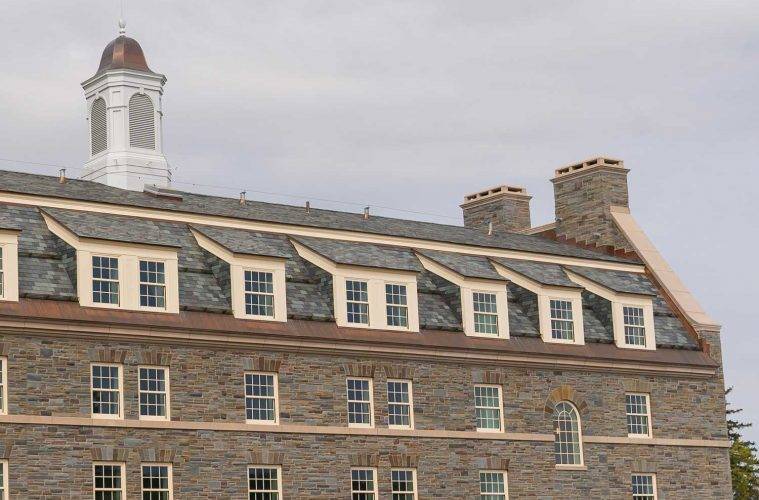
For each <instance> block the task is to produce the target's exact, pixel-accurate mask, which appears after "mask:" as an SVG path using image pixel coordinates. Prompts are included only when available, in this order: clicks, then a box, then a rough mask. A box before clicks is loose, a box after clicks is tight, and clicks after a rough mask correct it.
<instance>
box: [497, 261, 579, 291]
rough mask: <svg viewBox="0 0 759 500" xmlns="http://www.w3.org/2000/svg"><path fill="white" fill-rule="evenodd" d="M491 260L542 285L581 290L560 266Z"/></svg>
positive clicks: (546, 263) (545, 263)
mask: <svg viewBox="0 0 759 500" xmlns="http://www.w3.org/2000/svg"><path fill="white" fill-rule="evenodd" d="M491 259H492V260H493V261H494V262H497V263H498V264H501V265H502V266H504V267H506V268H508V269H511V270H512V271H514V272H516V273H518V274H521V275H522V276H526V277H527V278H530V279H531V280H533V281H537V282H538V283H540V284H541V285H549V286H563V287H567V288H581V287H580V285H578V284H577V283H575V282H573V281H572V280H570V279H569V278H568V277H567V273H565V272H564V268H562V267H561V266H560V265H558V264H551V263H548V262H534V261H527V260H519V259H508V258H505V257H491Z"/></svg>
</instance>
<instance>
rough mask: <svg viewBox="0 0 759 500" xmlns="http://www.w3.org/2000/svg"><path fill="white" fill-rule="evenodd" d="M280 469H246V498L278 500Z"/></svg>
mask: <svg viewBox="0 0 759 500" xmlns="http://www.w3.org/2000/svg"><path fill="white" fill-rule="evenodd" d="M281 475H282V469H281V467H266V466H254V467H248V498H249V499H250V500H279V499H280V498H281V496H282V477H281Z"/></svg>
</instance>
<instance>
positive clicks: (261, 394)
mask: <svg viewBox="0 0 759 500" xmlns="http://www.w3.org/2000/svg"><path fill="white" fill-rule="evenodd" d="M277 413H278V412H277V375H276V374H274V373H246V374H245V419H246V420H248V421H249V422H256V423H266V424H276V423H277V421H278V415H277Z"/></svg>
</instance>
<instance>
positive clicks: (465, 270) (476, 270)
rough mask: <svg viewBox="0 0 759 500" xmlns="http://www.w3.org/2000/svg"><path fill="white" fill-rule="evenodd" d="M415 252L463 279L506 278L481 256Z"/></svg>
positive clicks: (503, 279) (432, 251)
mask: <svg viewBox="0 0 759 500" xmlns="http://www.w3.org/2000/svg"><path fill="white" fill-rule="evenodd" d="M416 252H417V253H419V254H421V255H423V256H425V257H427V258H429V259H432V260H434V261H435V262H437V263H438V264H440V265H441V266H444V267H447V268H448V269H450V270H451V271H454V272H456V273H458V274H460V275H461V276H464V277H465V278H478V279H488V280H497V281H506V278H504V277H503V276H501V275H500V274H498V272H497V271H496V270H495V269H494V268H493V265H492V264H491V263H490V260H488V258H487V257H484V256H482V255H465V254H460V253H454V252H442V251H439V250H416Z"/></svg>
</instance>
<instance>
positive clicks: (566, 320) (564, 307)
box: [550, 299, 575, 340]
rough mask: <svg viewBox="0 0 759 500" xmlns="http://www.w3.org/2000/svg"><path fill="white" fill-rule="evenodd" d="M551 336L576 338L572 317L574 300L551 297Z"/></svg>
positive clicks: (561, 338) (562, 338)
mask: <svg viewBox="0 0 759 500" xmlns="http://www.w3.org/2000/svg"><path fill="white" fill-rule="evenodd" d="M550 306H551V338H553V339H555V340H574V338H575V331H574V330H575V329H574V320H573V318H572V301H570V300H560V299H551V303H550Z"/></svg>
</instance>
